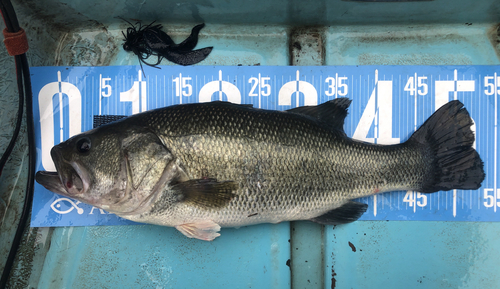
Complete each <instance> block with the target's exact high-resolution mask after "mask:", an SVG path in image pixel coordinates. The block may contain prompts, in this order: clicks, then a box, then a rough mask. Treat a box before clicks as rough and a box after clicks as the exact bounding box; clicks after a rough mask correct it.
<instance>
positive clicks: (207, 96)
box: [198, 70, 241, 103]
mask: <svg viewBox="0 0 500 289" xmlns="http://www.w3.org/2000/svg"><path fill="white" fill-rule="evenodd" d="M216 92H218V93H219V100H222V94H223V93H224V94H225V95H226V97H227V100H228V101H229V102H232V103H241V93H240V90H239V89H238V87H237V86H236V85H234V84H232V83H230V82H227V81H224V80H222V70H219V80H218V81H217V80H214V81H210V82H209V83H207V84H205V85H204V86H203V87H202V88H201V89H200V92H199V93H198V98H199V99H198V100H199V102H210V101H212V95H213V94H214V93H216Z"/></svg>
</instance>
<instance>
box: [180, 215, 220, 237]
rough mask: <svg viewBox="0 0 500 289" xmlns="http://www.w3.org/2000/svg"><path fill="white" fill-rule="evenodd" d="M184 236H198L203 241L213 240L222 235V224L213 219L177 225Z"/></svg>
mask: <svg viewBox="0 0 500 289" xmlns="http://www.w3.org/2000/svg"><path fill="white" fill-rule="evenodd" d="M175 228H176V229H177V230H179V231H180V232H181V233H182V234H184V236H186V237H188V238H196V239H199V240H203V241H212V240H213V239H215V238H217V237H219V236H220V234H219V233H217V232H219V231H220V226H219V224H217V223H215V222H214V221H212V220H199V221H196V222H193V223H186V224H182V225H178V226H175Z"/></svg>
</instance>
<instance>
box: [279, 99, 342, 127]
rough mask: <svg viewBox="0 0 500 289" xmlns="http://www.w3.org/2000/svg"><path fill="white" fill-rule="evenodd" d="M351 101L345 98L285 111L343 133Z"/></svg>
mask: <svg viewBox="0 0 500 289" xmlns="http://www.w3.org/2000/svg"><path fill="white" fill-rule="evenodd" d="M350 104H351V100H350V99H348V98H347V97H342V98H337V99H334V100H330V101H327V102H325V103H322V104H320V105H316V106H302V107H297V108H292V109H289V110H287V111H288V112H293V113H298V114H303V115H307V116H310V117H313V118H316V119H319V120H321V121H322V122H324V123H326V124H327V125H328V126H330V127H332V128H334V129H336V130H339V131H341V132H344V120H345V117H346V116H347V108H348V107H349V105H350Z"/></svg>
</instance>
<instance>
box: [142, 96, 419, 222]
mask: <svg viewBox="0 0 500 289" xmlns="http://www.w3.org/2000/svg"><path fill="white" fill-rule="evenodd" d="M173 109H175V110H176V111H175V112H170V111H168V110H159V111H157V112H156V113H157V114H158V115H154V116H153V117H152V118H151V119H152V120H156V121H153V122H149V123H148V126H150V127H160V128H168V130H163V131H155V133H157V134H158V135H159V136H160V138H161V139H162V141H163V142H164V143H165V146H166V147H168V148H170V150H171V152H172V154H173V155H175V156H176V157H177V158H179V159H180V160H181V163H182V164H184V167H186V168H187V170H188V174H189V176H190V177H191V178H192V179H202V178H214V179H217V180H221V181H222V180H231V181H235V182H236V183H238V185H239V189H238V190H237V191H236V192H235V195H236V197H235V198H234V199H233V200H231V202H230V203H229V204H228V205H227V206H226V207H225V208H222V209H220V210H215V209H210V210H203V209H199V210H197V211H196V214H199V215H198V217H199V218H200V219H204V218H207V217H210V218H211V219H213V220H214V221H215V222H216V223H218V224H220V225H221V226H240V225H244V224H248V223H249V222H250V223H259V222H280V221H284V220H296V219H304V218H307V219H308V218H312V217H315V216H317V215H318V214H322V213H325V212H327V211H329V210H331V209H334V208H337V207H340V206H341V205H342V204H344V203H345V202H346V201H348V200H350V199H353V198H358V197H363V196H368V195H372V194H373V192H374V191H375V190H378V192H382V191H388V190H397V189H403V188H409V187H415V185H416V184H417V183H418V182H419V181H420V180H421V179H422V177H423V169H417V170H415V165H417V166H422V165H421V164H417V163H416V162H414V163H413V164H411V163H408V162H403V163H402V164H401V165H399V166H398V168H397V169H393V167H394V164H391V160H396V162H400V161H401V160H405V159H406V160H412V159H418V158H419V155H420V153H419V152H418V151H415V150H411V149H406V148H405V147H404V146H402V145H394V146H389V147H387V146H376V145H367V144H364V143H360V142H356V141H353V140H349V139H347V138H346V137H344V136H343V135H342V133H341V132H340V131H336V130H332V129H331V128H328V127H326V125H325V124H324V123H322V122H321V121H319V120H317V119H312V118H309V117H305V116H303V115H298V114H292V113H283V112H269V111H265V110H256V109H252V108H249V107H244V106H234V105H231V104H224V103H217V102H216V103H214V104H212V105H205V106H197V105H190V104H187V105H183V106H176V107H173ZM352 159H356V160H357V162H355V163H354V164H353V162H352V161H351V160H352ZM392 163H394V161H392ZM384 165H385V166H386V168H384ZM386 171H388V172H389V174H392V175H394V176H393V177H392V179H394V180H398V182H397V183H393V182H392V180H391V179H390V178H386V177H383V176H384V172H386ZM416 172H419V173H416ZM381 176H382V177H383V179H385V180H386V181H384V182H379V181H377V180H380V179H381ZM400 180H407V181H406V183H402V182H401V181H400ZM258 184H260V188H259V186H258ZM262 196H271V198H270V200H267V201H265V200H263V199H262V198H260V197H262ZM301 197H302V198H306V199H307V200H306V201H305V202H304V201H301V200H300V198H301ZM248 198H251V200H252V201H248ZM179 210H185V211H183V212H179V213H178V214H177V215H179V216H189V217H190V218H191V217H192V216H193V215H189V214H191V213H193V212H192V209H191V208H182V207H181V208H179ZM187 212H189V214H188V213H187ZM294 212H297V213H295V214H294ZM255 213H257V214H258V216H257V215H255V216H252V217H248V216H249V215H252V214H255ZM182 221H184V220H182Z"/></svg>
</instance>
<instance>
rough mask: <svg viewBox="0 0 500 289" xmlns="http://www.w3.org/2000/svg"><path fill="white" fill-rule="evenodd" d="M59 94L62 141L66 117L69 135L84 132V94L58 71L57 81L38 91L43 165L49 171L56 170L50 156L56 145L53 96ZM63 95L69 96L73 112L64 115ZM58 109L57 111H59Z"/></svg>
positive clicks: (70, 110)
mask: <svg viewBox="0 0 500 289" xmlns="http://www.w3.org/2000/svg"><path fill="white" fill-rule="evenodd" d="M55 95H57V96H58V97H59V107H57V111H58V112H59V116H60V122H59V123H60V127H59V128H57V129H59V130H60V135H61V139H60V141H61V142H62V141H63V139H62V136H63V129H67V128H64V127H63V123H64V121H63V120H64V118H68V120H69V137H72V136H74V135H77V134H79V133H81V132H82V95H81V93H80V90H78V88H77V87H76V86H74V85H73V84H71V83H69V82H62V80H61V72H60V71H58V72H57V82H51V83H48V84H46V85H45V86H44V87H42V89H41V90H40V92H39V93H38V103H39V105H38V106H39V109H40V132H41V133H40V137H41V150H42V152H41V155H42V165H43V168H44V169H45V170H47V171H55V170H56V168H55V166H54V162H52V158H51V157H50V150H51V149H52V147H53V146H54V145H55V144H54V135H55V134H54V130H55V129H56V128H55V127H54V105H53V101H52V99H53V97H54V96H55ZM63 95H66V96H67V97H68V106H69V109H68V111H69V112H70V114H71V117H70V116H69V115H67V116H66V115H63V107H62V103H63ZM57 111H56V112H57Z"/></svg>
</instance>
